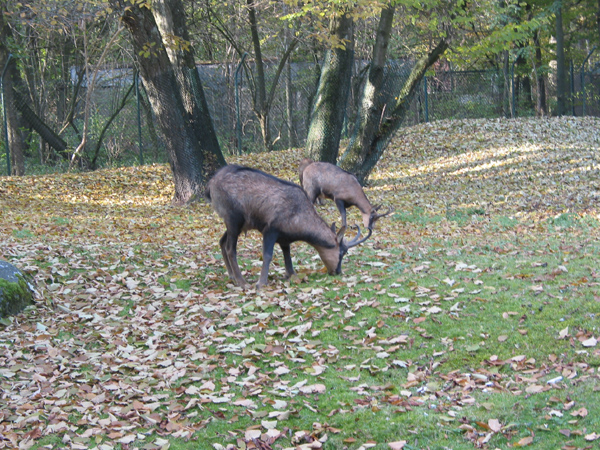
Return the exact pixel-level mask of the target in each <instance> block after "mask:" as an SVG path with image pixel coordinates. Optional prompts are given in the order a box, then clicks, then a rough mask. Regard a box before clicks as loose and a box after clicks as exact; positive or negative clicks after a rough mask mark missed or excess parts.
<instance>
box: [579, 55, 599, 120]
mask: <svg viewBox="0 0 600 450" xmlns="http://www.w3.org/2000/svg"><path fill="white" fill-rule="evenodd" d="M595 51H596V47H594V48H593V49H591V50H590V52H589V53H588V55H587V56H586V57H585V59H584V60H583V64H582V65H581V75H580V76H581V100H582V102H581V115H582V116H585V72H584V70H585V65H586V64H587V62H588V59H590V56H592V53H594V52H595Z"/></svg>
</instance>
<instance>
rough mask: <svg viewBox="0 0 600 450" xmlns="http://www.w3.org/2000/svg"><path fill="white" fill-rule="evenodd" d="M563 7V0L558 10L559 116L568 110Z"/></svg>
mask: <svg viewBox="0 0 600 450" xmlns="http://www.w3.org/2000/svg"><path fill="white" fill-rule="evenodd" d="M562 8H563V5H562V1H561V2H560V3H559V5H558V9H557V10H556V115H558V116H563V115H564V114H565V113H566V112H567V70H566V66H565V40H564V32H563V20H562Z"/></svg>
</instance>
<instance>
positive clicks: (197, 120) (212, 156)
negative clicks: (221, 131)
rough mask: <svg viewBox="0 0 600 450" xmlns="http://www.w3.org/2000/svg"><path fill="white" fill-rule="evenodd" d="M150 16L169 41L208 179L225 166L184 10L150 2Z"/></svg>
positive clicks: (169, 1)
mask: <svg viewBox="0 0 600 450" xmlns="http://www.w3.org/2000/svg"><path fill="white" fill-rule="evenodd" d="M152 7H153V10H152V11H153V15H154V19H155V20H156V23H157V25H158V28H159V30H160V33H161V35H162V36H163V40H164V39H167V40H172V41H174V42H171V45H167V46H166V50H167V55H168V56H169V60H170V61H171V64H172V66H173V70H174V71H175V76H176V78H177V81H178V84H179V90H180V92H181V95H182V99H183V105H184V108H185V112H186V120H187V121H188V123H189V126H190V127H191V129H192V131H193V132H194V133H195V134H196V139H197V141H198V144H199V146H200V149H201V152H202V159H203V167H202V171H203V174H202V175H203V178H204V179H209V178H210V177H211V176H212V175H213V174H214V173H215V172H216V171H217V170H218V169H219V168H220V167H223V166H224V165H226V164H227V162H226V161H225V157H224V156H223V153H222V152H221V147H220V145H219V140H218V138H217V133H216V132H215V128H214V125H213V122H212V118H211V115H210V111H209V109H208V103H207V101H206V96H205V95H204V87H203V86H202V81H201V80H200V74H199V73H198V69H197V68H196V61H195V60H194V49H193V47H192V46H191V45H190V37H189V33H188V29H187V25H186V23H185V17H186V15H185V10H184V7H183V3H182V1H181V0H156V1H154V2H153V3H152Z"/></svg>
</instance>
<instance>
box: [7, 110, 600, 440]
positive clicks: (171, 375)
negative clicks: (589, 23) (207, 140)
mask: <svg viewBox="0 0 600 450" xmlns="http://www.w3.org/2000/svg"><path fill="white" fill-rule="evenodd" d="M599 125H600V122H599V121H598V120H597V119H592V118H560V119H518V120H464V121H443V122H434V123H430V124H422V125H418V126H415V127H410V128H407V129H405V130H403V131H402V133H401V134H399V135H398V137H397V138H396V139H395V140H394V142H393V143H392V145H391V146H390V148H389V149H388V151H387V152H386V155H385V156H384V158H382V160H381V161H380V163H379V165H378V167H377V170H376V171H375V172H374V173H373V174H372V176H371V179H370V181H369V185H368V187H367V188H366V192H367V195H368V196H369V197H370V199H371V200H372V202H373V203H383V204H384V205H386V206H393V207H394V208H395V211H396V212H395V214H394V215H393V216H392V217H389V218H386V219H384V220H382V221H381V223H379V224H378V228H377V230H376V233H374V236H373V238H372V239H371V240H370V241H368V242H367V243H365V245H363V246H361V247H359V248H356V249H353V250H352V251H351V252H350V254H349V255H348V256H347V259H346V260H345V265H344V274H343V275H342V276H341V277H336V278H332V277H328V276H327V275H325V274H324V273H323V272H322V270H321V263H320V261H319V260H318V257H315V255H314V252H312V251H311V249H310V248H308V247H307V246H305V245H303V244H298V245H297V246H295V248H294V249H293V255H294V262H295V265H296V266H297V268H298V272H299V273H298V275H297V276H296V277H294V279H292V280H290V281H284V280H283V275H284V273H285V272H284V269H283V268H282V267H281V265H280V263H279V262H278V261H274V267H273V268H272V271H271V277H270V284H269V286H268V287H267V288H266V289H264V290H263V291H260V292H257V291H254V290H248V291H243V290H240V289H238V288H236V287H234V286H232V285H231V283H230V282H229V281H228V280H227V279H226V272H225V271H224V267H223V264H222V261H221V257H220V251H219V249H218V239H219V237H220V234H221V233H222V224H221V222H220V221H219V220H218V218H216V216H215V215H214V214H213V213H212V211H211V209H210V206H209V205H207V204H206V203H203V202H200V203H196V204H193V205H190V206H189V207H186V208H176V207H172V206H170V204H169V200H170V198H171V196H172V188H171V177H170V174H169V172H168V168H167V167H166V166H144V167H129V168H121V169H114V170H103V171H98V172H93V173H84V174H64V175H45V176H26V177H19V178H17V177H15V178H7V177H4V178H0V194H1V195H2V201H1V202H0V213H1V218H0V248H1V252H2V253H0V256H1V257H2V258H3V259H5V260H8V261H9V262H12V263H14V264H16V265H18V266H19V267H21V268H22V269H23V270H25V271H27V272H29V273H30V274H32V276H33V277H34V279H35V280H36V284H37V285H38V287H39V288H40V291H41V292H42V295H41V296H40V298H38V300H37V302H36V305H35V307H33V308H30V309H28V310H27V311H26V312H25V313H23V314H20V315H17V316H15V317H13V318H11V319H10V320H8V321H5V323H4V325H0V347H1V349H2V350H1V351H0V388H1V389H0V391H1V394H0V396H1V400H2V401H1V402H0V431H1V434H0V448H23V449H27V448H36V447H37V446H40V445H44V448H74V449H85V448H101V449H110V448H122V449H133V448H140V449H141V448H144V449H158V448H168V447H169V446H173V447H175V446H178V447H177V448H196V447H192V446H190V447H186V445H187V444H186V442H191V443H192V444H191V445H194V444H193V443H195V442H200V443H201V444H202V445H203V446H211V447H214V448H228V449H238V448H240V449H241V448H248V449H251V448H258V449H261V448H262V449H268V448H328V447H327V446H328V445H330V446H333V447H330V448H342V446H345V447H347V448H371V447H374V446H377V445H378V446H380V447H381V448H421V446H426V445H427V444H428V443H436V442H437V443H444V444H445V445H447V444H448V442H452V445H454V446H455V448H473V447H475V448H494V447H495V446H503V445H510V446H514V447H524V446H530V445H536V443H537V444H539V442H542V441H541V439H548V436H550V435H552V436H553V437H552V439H554V440H555V441H556V442H559V443H560V445H559V446H562V447H563V448H583V447H585V445H586V444H585V443H586V442H592V441H594V440H595V439H597V436H598V434H599V433H600V424H599V422H598V421H596V420H595V419H593V418H592V417H593V414H590V411H598V408H597V407H596V406H595V405H594V404H593V403H592V402H591V401H590V398H588V397H586V394H589V393H590V392H596V391H597V389H598V388H599V387H598V386H599V385H598V376H597V371H596V368H597V365H598V361H599V358H598V357H599V356H600V354H599V352H600V349H599V348H598V345H597V339H598V335H599V332H598V328H597V325H596V324H595V321H594V318H595V315H596V314H598V313H599V312H600V311H598V309H599V308H598V304H599V303H598V302H599V300H600V294H599V293H598V290H597V286H598V272H597V269H596V267H595V265H594V262H595V261H597V257H598V252H599V251H600V248H599V246H598V245H597V244H595V242H596V240H597V237H598V236H597V234H598V231H597V230H598V220H599V219H600V217H599V216H598V195H599V194H600V192H599V190H598V189H599V188H598V186H599V184H598V178H599V177H598V175H599V173H600V172H599V163H598V155H599V153H598V152H599V147H600V135H599V134H598V132H597V130H598V129H600V128H599ZM283 154H285V157H282V152H276V153H268V154H253V155H248V156H246V157H243V158H230V162H238V163H243V164H246V165H250V166H254V167H259V168H261V169H263V170H267V171H269V172H271V173H274V174H275V175H277V176H280V177H282V178H285V179H288V180H291V181H295V182H296V181H297V180H295V173H296V167H295V165H294V164H291V165H290V161H299V160H300V159H301V152H300V151H298V150H295V151H286V152H283ZM318 209H319V212H320V213H322V214H323V215H324V216H325V217H326V218H327V220H328V221H329V222H331V221H339V219H338V217H337V216H336V214H337V212H336V210H335V208H334V207H333V205H332V204H331V203H326V204H325V205H324V206H319V207H318ZM351 211H352V210H351ZM349 213H350V211H349ZM349 219H352V220H354V221H356V222H359V220H360V219H359V218H358V216H357V215H356V213H355V212H353V213H351V214H350V215H349ZM387 219H389V220H387ZM260 249H261V241H260V237H259V236H258V235H257V234H253V233H249V234H248V235H247V236H243V237H241V239H240V243H239V257H240V261H241V263H242V265H243V266H244V268H245V270H246V271H247V277H248V278H249V279H257V277H258V271H259V270H260V262H259V259H260V251H261V250H260ZM275 259H277V257H276V258H275ZM257 263H258V264H257ZM482 315H485V319H484V318H483V317H482ZM538 398H543V399H544V400H541V401H540V400H536V399H538ZM519 408H521V409H519ZM523 409H524V410H526V411H527V412H528V414H529V415H530V416H531V417H529V416H528V417H529V420H530V421H533V422H534V423H536V427H538V428H540V429H537V428H536V429H535V430H533V429H531V425H526V424H525V423H521V422H519V421H518V419H517V418H518V417H519V413H522V410H523ZM374 417H376V418H380V419H381V420H378V421H377V425H373V426H371V427H369V429H368V430H365V428H364V426H363V425H360V424H361V423H362V422H363V421H364V420H367V418H369V419H368V420H371V421H372V420H373V418H374ZM532 417H539V419H537V422H536V419H533V418H532ZM432 425H433V428H432ZM456 433H459V434H458V437H456V436H457V434H456ZM453 439H454V440H453ZM457 442H458V443H457ZM553 442H554V441H553ZM203 448H204V447H203Z"/></svg>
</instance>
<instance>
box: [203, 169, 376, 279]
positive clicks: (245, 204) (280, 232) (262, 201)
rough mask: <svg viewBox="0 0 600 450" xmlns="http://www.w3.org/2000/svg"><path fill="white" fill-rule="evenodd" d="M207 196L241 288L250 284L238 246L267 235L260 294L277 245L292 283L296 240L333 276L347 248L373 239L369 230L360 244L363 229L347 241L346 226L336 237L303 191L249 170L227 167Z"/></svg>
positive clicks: (229, 267) (212, 182) (227, 259)
mask: <svg viewBox="0 0 600 450" xmlns="http://www.w3.org/2000/svg"><path fill="white" fill-rule="evenodd" d="M206 196H207V198H208V200H209V201H210V203H211V204H212V206H213V208H214V210H215V211H216V212H217V214H218V215H219V216H220V217H221V218H222V219H223V221H224V222H225V226H226V228H227V230H226V231H225V233H224V234H223V237H221V240H220V241H219V244H220V246H221V253H222V254H223V261H224V262H225V267H226V268H227V273H228V274H229V277H230V278H231V279H232V280H233V281H234V282H235V283H236V284H237V285H238V286H241V287H243V288H246V287H248V283H247V282H246V280H245V279H244V277H243V276H242V273H241V271H240V267H239V265H238V262H237V241H238V237H239V235H240V234H241V233H242V232H244V231H248V230H258V231H259V232H260V233H261V234H262V235H263V265H262V270H261V272H260V278H259V280H258V284H257V288H259V289H260V288H261V287H262V286H264V285H266V284H267V276H268V273H269V265H270V263H271V260H272V258H273V248H274V246H275V243H277V244H279V246H280V247H281V250H282V252H283V260H284V263H285V272H286V276H287V277H288V278H289V277H290V276H292V275H293V274H294V273H295V272H294V266H293V265H292V257H291V255H290V244H291V243H292V242H296V241H304V242H306V243H308V244H309V245H311V246H313V247H314V248H315V249H316V250H317V252H318V253H319V256H320V257H321V260H322V261H323V263H324V264H325V267H326V268H327V271H328V272H329V273H330V274H332V275H333V274H339V273H341V271H342V258H343V257H344V255H345V254H346V252H347V251H348V249H349V248H351V247H354V246H356V245H359V244H361V243H363V242H364V241H365V240H367V239H368V238H369V237H370V236H371V230H369V233H368V235H367V236H366V237H364V238H362V239H361V235H360V229H359V230H358V233H357V235H356V236H355V237H354V238H353V239H352V240H351V241H348V242H346V241H344V239H343V238H344V232H345V230H346V229H345V227H342V228H341V229H340V231H339V232H338V233H337V234H336V232H335V225H332V226H331V227H329V226H328V225H327V224H326V223H325V221H324V220H323V219H322V218H321V217H320V216H319V215H318V214H317V212H316V210H315V208H314V206H313V204H312V203H311V201H310V200H309V199H308V197H307V195H306V193H305V192H304V191H303V190H302V188H301V187H300V186H298V185H297V184H294V183H290V182H288V181H284V180H280V179H279V178H276V177H274V176H272V175H269V174H266V173H264V172H261V171H260V170H256V169H251V168H248V167H242V166H236V165H228V166H225V167H223V168H222V169H220V170H219V171H218V172H217V173H216V174H215V175H214V176H213V177H212V178H211V180H210V181H209V182H208V185H207V189H206Z"/></svg>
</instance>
